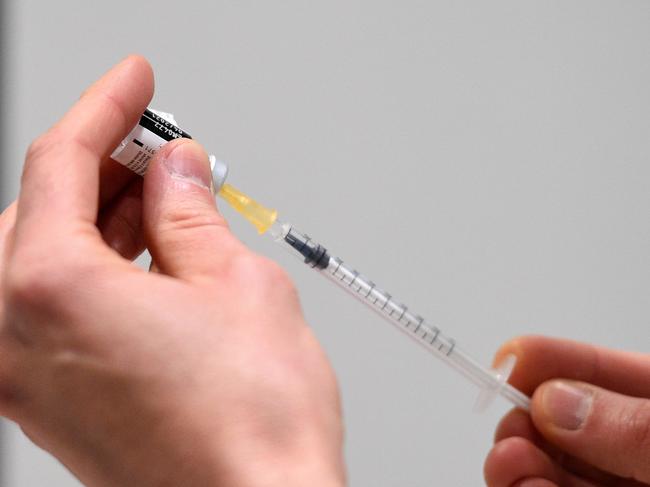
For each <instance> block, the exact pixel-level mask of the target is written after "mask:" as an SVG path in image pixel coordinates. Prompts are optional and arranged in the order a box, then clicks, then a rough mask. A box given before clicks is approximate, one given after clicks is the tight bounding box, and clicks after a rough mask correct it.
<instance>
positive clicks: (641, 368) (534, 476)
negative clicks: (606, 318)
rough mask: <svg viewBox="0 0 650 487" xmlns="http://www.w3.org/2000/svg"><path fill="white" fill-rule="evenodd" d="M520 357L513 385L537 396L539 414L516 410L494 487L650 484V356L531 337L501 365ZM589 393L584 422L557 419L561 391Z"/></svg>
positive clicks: (490, 461)
mask: <svg viewBox="0 0 650 487" xmlns="http://www.w3.org/2000/svg"><path fill="white" fill-rule="evenodd" d="M509 353H514V354H515V355H516V356H517V357H518V361H517V366H516V368H515V370H514V371H513V374H512V376H511V378H510V382H511V383H512V384H513V385H514V386H515V387H517V388H519V389H521V390H522V391H523V392H525V393H527V394H530V395H532V407H531V414H530V415H528V414H526V413H524V412H522V411H520V410H513V411H511V412H510V413H509V414H508V415H506V416H505V417H504V418H503V419H502V421H501V423H500V424H499V426H498V427H497V430H496V434H495V445H494V447H493V448H492V450H491V451H490V453H489V455H488V457H487V459H486V462H485V479H486V482H487V485H488V486H489V487H555V486H560V487H595V486H617V487H637V486H647V485H650V399H649V398H650V356H647V355H642V354H638V353H630V352H621V351H615V350H608V349H605V348H600V347H595V346H592V345H586V344H582V343H576V342H572V341H568V340H558V339H552V338H546V337H539V336H532V337H523V338H518V339H515V340H512V341H510V342H508V343H506V344H505V345H504V346H503V347H502V348H501V350H500V351H499V353H498V354H497V357H496V360H495V362H497V363H498V362H499V361H500V360H501V359H503V357H505V356H506V355H507V354H509ZM567 388H574V390H579V391H582V392H583V393H584V394H585V397H587V398H588V400H587V407H585V408H579V410H580V411H581V412H582V413H583V415H582V416H583V419H582V421H575V416H570V419H571V420H572V421H571V422H570V423H569V426H570V427H568V428H567V427H566V424H564V425H562V424H560V423H558V422H557V421H555V420H554V418H556V416H554V415H553V411H554V410H555V411H557V409H554V408H553V406H554V405H555V406H557V405H558V404H559V405H560V406H563V409H562V410H563V411H567V410H568V409H570V408H567V407H566V406H567V404H566V403H558V402H554V400H553V399H554V397H557V396H554V395H553V393H554V392H555V391H558V390H560V391H566V390H567Z"/></svg>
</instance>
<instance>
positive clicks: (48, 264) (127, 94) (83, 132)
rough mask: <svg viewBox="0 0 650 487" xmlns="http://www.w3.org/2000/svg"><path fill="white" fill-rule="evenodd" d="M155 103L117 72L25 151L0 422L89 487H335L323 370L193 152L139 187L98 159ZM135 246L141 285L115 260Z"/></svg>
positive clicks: (285, 284) (331, 407)
mask: <svg viewBox="0 0 650 487" xmlns="http://www.w3.org/2000/svg"><path fill="white" fill-rule="evenodd" d="M152 92H153V77H152V73H151V69H150V67H149V65H148V64H147V63H146V61H145V60H143V59H142V58H139V57H131V58H128V59H127V60H126V61H124V62H122V63H120V64H119V65H118V66H117V67H115V68H114V69H113V70H111V71H110V72H109V73H108V74H107V75H105V76H104V77H103V78H102V79H101V80H99V81H98V82H97V83H96V84H95V85H94V86H93V87H92V88H90V89H89V90H88V91H87V92H86V93H85V94H84V96H83V97H82V98H81V100H80V101H79V102H78V103H77V104H76V105H75V106H74V107H73V108H72V109H71V110H70V111H69V112H68V114H66V116H65V117H64V118H63V119H62V120H61V121H60V122H58V123H57V124H56V125H55V126H54V127H53V128H52V129H50V131H48V132H47V133H46V134H45V135H43V136H41V137H40V138H39V139H37V141H35V142H34V143H33V144H32V146H31V148H30V150H29V151H28V155H27V158H26V161H25V170H24V174H23V179H22V188H21V192H20V196H19V199H18V202H17V205H12V206H11V207H10V208H9V209H8V210H7V211H6V212H5V213H4V214H3V215H2V217H0V255H1V256H2V260H1V261H0V270H1V271H2V272H1V276H2V282H0V291H2V299H1V300H0V413H2V415H4V416H6V417H8V418H10V419H12V420H13V421H15V422H17V423H18V424H19V425H20V426H21V427H22V428H23V430H24V431H25V432H26V433H27V434H28V435H29V436H30V438H32V439H33V440H34V441H35V442H36V443H37V444H38V445H40V446H41V447H42V448H44V449H46V450H48V451H49V452H51V453H52V454H54V455H55V456H56V457H57V458H58V459H59V460H60V461H61V462H63V463H64V464H65V465H66V466H67V467H68V468H69V469H70V470H71V471H72V472H73V473H74V474H75V475H76V476H77V477H78V478H79V479H80V480H81V481H82V482H84V483H85V484H86V485H89V486H124V485H138V486H140V487H147V486H166V485H170V486H172V485H173V486H178V485H183V486H194V485H197V486H206V485H228V486H246V487H248V486H258V485H260V486H274V485H282V486H290V485H314V486H317V485H318V486H330V485H332V486H334V485H337V486H338V485H343V483H344V468H343V462H342V446H341V443H342V424H341V416H340V408H339V398H338V391H337V385H336V381H335V377H334V374H333V372H332V369H331V367H330V365H329V363H328V361H327V359H326V357H325V355H324V353H323V351H322V350H321V348H320V346H319V345H318V343H317V341H316V340H315V338H314V336H313V335H312V333H311V331H310V330H309V328H308V327H307V325H306V324H305V321H304V318H303V315H302V312H301V309H300V305H299V301H298V297H297V294H296V291H295V289H294V287H293V285H292V284H291V282H290V280H289V278H288V277H287V275H286V274H285V273H284V272H283V271H282V270H281V269H280V268H279V267H278V266H277V265H275V264H274V263H272V262H270V261H268V260H267V259H264V258H262V257H259V256H257V255H255V254H253V253H252V252H251V251H249V250H248V249H247V248H245V247H244V246H243V245H242V244H241V243H240V242H239V241H238V240H237V239H236V238H235V237H234V236H233V235H232V234H231V233H230V231H229V230H228V228H227V225H226V223H225V222H224V220H223V218H222V217H221V216H220V214H219V213H218V211H217V209H216V207H215V202H214V196H213V195H212V194H211V192H210V189H209V187H210V184H209V182H210V169H209V165H208V161H207V156H206V155H205V152H203V150H202V149H201V148H200V147H199V146H198V145H197V144H196V143H194V142H192V141H188V140H180V141H174V142H172V143H169V144H167V145H165V146H164V147H163V148H162V149H161V150H160V151H159V153H158V154H157V156H156V158H155V159H154V160H153V161H152V162H151V165H150V168H149V171H148V173H147V175H146V177H145V180H144V187H143V188H142V187H141V183H140V182H137V180H135V179H134V180H133V181H131V180H130V178H132V175H130V174H129V173H128V171H126V170H125V169H123V168H120V167H119V166H118V165H117V164H116V163H114V162H111V161H109V160H108V156H109V155H110V153H111V151H112V149H113V148H114V147H115V146H117V144H118V143H119V141H120V140H121V139H122V138H123V137H124V136H125V135H126V134H127V133H128V131H129V130H130V129H131V127H133V126H134V125H135V123H136V122H137V119H138V117H139V116H140V114H141V113H142V112H143V111H144V109H145V108H146V106H147V104H148V103H149V101H150V98H151V96H152ZM140 193H141V194H142V196H140ZM140 215H142V219H141V218H140ZM145 241H146V244H147V246H148V248H149V250H150V252H151V254H152V256H153V258H154V260H155V262H156V267H157V272H155V273H147V272H145V271H143V270H141V269H139V268H137V267H136V266H134V265H132V264H131V262H130V261H129V259H130V258H132V257H134V256H135V255H137V254H138V253H139V252H140V251H141V250H142V244H143V242H145Z"/></svg>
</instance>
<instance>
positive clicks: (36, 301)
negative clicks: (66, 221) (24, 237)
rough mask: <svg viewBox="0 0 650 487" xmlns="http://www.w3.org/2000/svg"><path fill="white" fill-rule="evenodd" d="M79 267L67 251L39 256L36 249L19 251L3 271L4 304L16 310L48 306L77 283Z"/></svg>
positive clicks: (80, 263) (26, 248) (40, 253)
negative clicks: (5, 270)
mask: <svg viewBox="0 0 650 487" xmlns="http://www.w3.org/2000/svg"><path fill="white" fill-rule="evenodd" d="M55 247H56V246H55ZM54 255H56V257H53V256H54ZM81 265H82V262H80V260H79V259H78V257H76V256H74V255H70V252H67V253H66V252H52V253H51V254H50V255H43V253H42V249H41V248H40V247H39V246H25V247H24V248H21V249H20V251H19V252H18V253H17V254H15V255H14V256H13V258H12V260H11V262H10V265H9V266H8V268H7V272H6V281H5V292H6V298H7V304H8V305H9V306H13V307H14V308H17V309H28V308H35V309H43V308H47V307H50V306H51V305H52V304H54V303H57V302H59V301H61V299H60V298H61V297H62V295H65V294H69V293H70V292H71V290H72V289H71V288H72V287H73V286H74V285H75V283H77V282H80V280H81V279H80V277H81V276H79V267H80V266H81Z"/></svg>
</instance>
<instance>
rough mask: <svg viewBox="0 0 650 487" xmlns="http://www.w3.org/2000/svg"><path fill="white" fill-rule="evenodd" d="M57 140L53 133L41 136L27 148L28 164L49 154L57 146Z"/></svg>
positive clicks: (26, 157) (49, 132)
mask: <svg viewBox="0 0 650 487" xmlns="http://www.w3.org/2000/svg"><path fill="white" fill-rule="evenodd" d="M57 143H58V142H57V139H56V137H54V136H53V135H52V132H51V131H48V132H45V133H44V134H42V135H39V136H38V137H36V139H34V140H33V141H32V143H31V144H29V147H28V148H27V155H26V156H25V159H26V161H27V162H29V161H33V160H36V159H40V158H41V157H42V156H43V154H46V153H48V152H49V151H50V150H51V149H52V148H53V147H55V146H56V145H57Z"/></svg>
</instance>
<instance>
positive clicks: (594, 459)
mask: <svg viewBox="0 0 650 487" xmlns="http://www.w3.org/2000/svg"><path fill="white" fill-rule="evenodd" d="M532 418H533V422H534V423H535V426H536V427H537V429H538V430H539V431H540V432H541V433H542V434H543V435H544V436H545V437H546V438H547V439H548V440H549V441H551V442H552V443H553V444H555V445H556V446H558V447H560V448H561V449H562V450H564V451H566V452H567V453H569V454H570V455H572V456H574V457H578V458H580V459H582V460H585V461H587V462H589V463H590V464H592V465H594V466H595V467H598V468H600V469H601V470H605V471H607V472H610V473H613V474H615V475H618V476H620V477H624V478H631V479H635V480H637V481H640V482H644V483H647V482H650V400H647V399H640V398H636V397H630V396H624V395H622V394H618V393H615V392H611V391H608V390H605V389H601V388H600V387H596V386H593V385H590V384H585V383H583V382H575V381H568V380H552V381H549V382H546V383H544V384H542V385H541V386H540V387H539V388H537V390H536V391H535V394H534V396H533V403H532Z"/></svg>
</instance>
